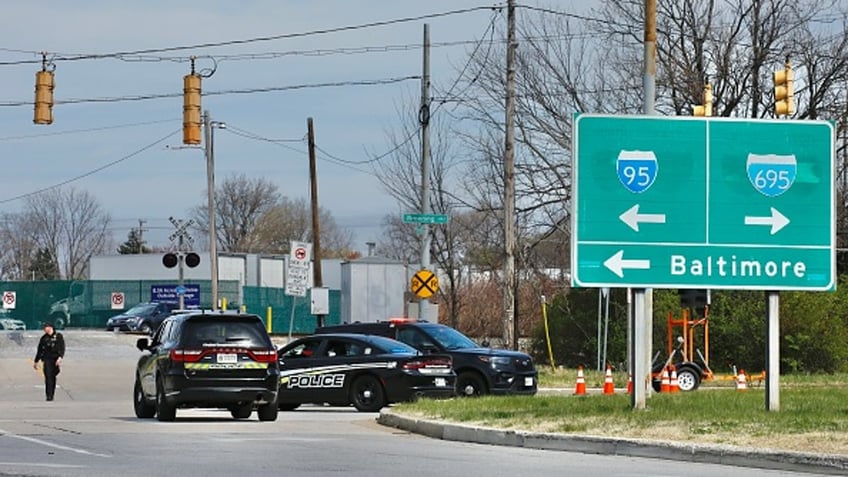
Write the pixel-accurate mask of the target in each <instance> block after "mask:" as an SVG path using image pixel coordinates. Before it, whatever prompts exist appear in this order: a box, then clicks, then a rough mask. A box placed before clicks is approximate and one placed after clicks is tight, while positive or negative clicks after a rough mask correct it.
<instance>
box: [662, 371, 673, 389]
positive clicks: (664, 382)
mask: <svg viewBox="0 0 848 477" xmlns="http://www.w3.org/2000/svg"><path fill="white" fill-rule="evenodd" d="M660 392H661V393H668V392H671V379H670V378H669V377H668V367H665V368H663V372H662V381H661V382H660Z"/></svg>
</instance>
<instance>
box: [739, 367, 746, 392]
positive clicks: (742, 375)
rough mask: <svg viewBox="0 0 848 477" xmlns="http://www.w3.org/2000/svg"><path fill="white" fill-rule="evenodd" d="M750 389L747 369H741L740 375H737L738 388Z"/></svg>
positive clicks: (741, 389)
mask: <svg viewBox="0 0 848 477" xmlns="http://www.w3.org/2000/svg"><path fill="white" fill-rule="evenodd" d="M747 389H748V378H746V377H745V370H744V369H740V370H739V375H738V376H736V390H737V391H746V390H747Z"/></svg>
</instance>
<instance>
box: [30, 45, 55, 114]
mask: <svg viewBox="0 0 848 477" xmlns="http://www.w3.org/2000/svg"><path fill="white" fill-rule="evenodd" d="M53 87H54V84H53V72H52V71H47V58H46V56H44V59H43V60H42V66H41V71H39V72H37V73H35V115H34V116H33V119H32V122H33V123H35V124H53Z"/></svg>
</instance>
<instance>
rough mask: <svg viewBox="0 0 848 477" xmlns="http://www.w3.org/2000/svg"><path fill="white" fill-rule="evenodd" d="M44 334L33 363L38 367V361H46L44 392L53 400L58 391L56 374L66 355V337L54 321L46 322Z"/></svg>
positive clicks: (33, 365) (34, 366)
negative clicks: (56, 328)
mask: <svg viewBox="0 0 848 477" xmlns="http://www.w3.org/2000/svg"><path fill="white" fill-rule="evenodd" d="M43 326H44V334H43V335H41V339H40V340H38V350H37V351H36V353H35V359H34V360H33V363H32V368H33V369H38V362H39V361H43V362H44V372H43V374H44V393H45V395H46V396H47V400H48V401H52V400H53V394H54V392H55V391H56V375H57V374H59V369H60V366H61V365H62V357H63V356H65V339H64V338H63V337H62V333H59V332H57V331H56V330H55V329H53V323H50V322H49V321H48V322H45V323H44V325H43Z"/></svg>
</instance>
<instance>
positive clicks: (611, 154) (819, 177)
mask: <svg viewBox="0 0 848 477" xmlns="http://www.w3.org/2000/svg"><path fill="white" fill-rule="evenodd" d="M573 160H574V162H573V190H572V210H571V213H572V215H571V218H572V233H573V238H572V248H571V260H572V262H571V263H572V283H573V285H574V286H581V287H634V288H727V289H753V290H833V289H835V286H836V265H835V262H836V260H835V250H836V233H835V222H836V219H835V177H834V129H833V125H832V124H831V123H829V122H826V121H790V120H752V119H731V118H696V117H673V118H671V117H662V116H607V115H578V116H576V117H575V124H574V151H573Z"/></svg>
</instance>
